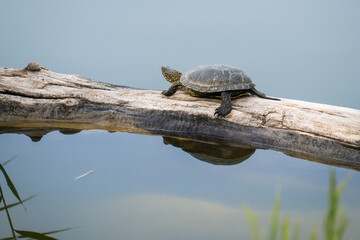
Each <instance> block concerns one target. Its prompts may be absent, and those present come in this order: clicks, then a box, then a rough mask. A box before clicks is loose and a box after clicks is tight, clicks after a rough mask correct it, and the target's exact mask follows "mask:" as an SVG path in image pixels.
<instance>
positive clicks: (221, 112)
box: [214, 106, 231, 117]
mask: <svg viewBox="0 0 360 240" xmlns="http://www.w3.org/2000/svg"><path fill="white" fill-rule="evenodd" d="M230 112H231V108H225V107H222V106H220V107H218V108H217V109H216V110H215V113H214V116H218V117H224V116H226V115H228V114H229V113H230Z"/></svg>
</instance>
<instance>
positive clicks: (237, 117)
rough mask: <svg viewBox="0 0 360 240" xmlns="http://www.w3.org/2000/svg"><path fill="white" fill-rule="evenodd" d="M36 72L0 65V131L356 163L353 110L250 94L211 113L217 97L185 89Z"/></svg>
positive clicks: (359, 127)
mask: <svg viewBox="0 0 360 240" xmlns="http://www.w3.org/2000/svg"><path fill="white" fill-rule="evenodd" d="M37 70H40V69H36V68H34V69H32V68H27V69H26V70H25V69H24V70H22V69H10V68H2V67H0V133H4V132H22V131H25V130H26V129H27V130H28V129H29V128H31V129H39V130H41V129H43V130H44V131H45V132H46V131H50V130H54V129H61V130H62V131H63V132H66V129H75V130H84V129H102V130H107V131H125V132H132V133H141V134H152V135H164V136H173V137H174V136H175V137H182V138H188V139H194V140H200V141H205V142H212V143H222V144H228V145H230V146H235V147H236V146H247V147H253V148H269V149H273V150H277V151H281V152H284V153H286V154H289V155H292V156H296V157H300V158H304V159H308V160H314V161H318V162H322V163H327V164H331V165H338V166H344V167H349V168H353V169H357V170H359V169H360V111H359V110H356V109H350V108H343V107H337V106H329V105H324V104H317V103H310V102H303V101H296V100H289V99H281V101H271V100H266V99H261V98H258V97H255V96H247V97H243V98H239V99H237V100H234V101H233V110H232V112H231V113H230V114H229V115H228V116H226V117H221V118H219V117H215V116H214V110H215V109H216V108H217V107H218V106H219V104H220V101H219V100H217V99H202V98H194V97H191V96H189V95H186V94H184V93H176V94H175V95H174V96H172V97H165V96H163V95H161V94H160V91H154V90H143V89H134V88H129V87H123V86H117V85H112V84H107V83H101V82H96V81H93V80H90V79H87V78H84V77H81V76H76V75H70V74H59V73H55V72H51V71H49V70H47V69H46V68H41V70H40V71H37ZM159 81H162V79H161V77H159ZM14 128H16V129H18V131H16V130H14ZM21 129H22V130H21ZM24 129H25V130H24Z"/></svg>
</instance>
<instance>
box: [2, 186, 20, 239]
mask: <svg viewBox="0 0 360 240" xmlns="http://www.w3.org/2000/svg"><path fill="white" fill-rule="evenodd" d="M0 195H1V199H2V200H3V203H4V207H5V212H6V215H7V218H8V221H9V225H10V228H11V233H12V235H13V237H14V239H15V240H16V239H17V238H16V235H15V229H14V226H13V224H12V221H11V217H10V213H9V211H8V208H7V205H6V201H5V197H4V193H3V191H2V188H1V185H0Z"/></svg>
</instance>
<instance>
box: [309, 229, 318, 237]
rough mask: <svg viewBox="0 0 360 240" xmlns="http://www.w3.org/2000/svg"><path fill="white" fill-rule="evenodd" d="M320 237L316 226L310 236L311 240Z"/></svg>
mask: <svg viewBox="0 0 360 240" xmlns="http://www.w3.org/2000/svg"><path fill="white" fill-rule="evenodd" d="M318 236H319V231H318V227H317V226H314V228H313V230H312V231H311V234H310V238H309V239H310V240H317V239H318Z"/></svg>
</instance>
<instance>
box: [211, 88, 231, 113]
mask: <svg viewBox="0 0 360 240" xmlns="http://www.w3.org/2000/svg"><path fill="white" fill-rule="evenodd" d="M231 110H232V106H231V95H230V93H229V92H222V93H221V105H220V107H218V108H217V109H216V110H215V113H214V115H215V116H216V115H217V116H222V117H223V116H226V115H228V114H229V113H230V112H231Z"/></svg>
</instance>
